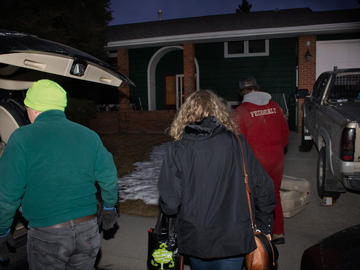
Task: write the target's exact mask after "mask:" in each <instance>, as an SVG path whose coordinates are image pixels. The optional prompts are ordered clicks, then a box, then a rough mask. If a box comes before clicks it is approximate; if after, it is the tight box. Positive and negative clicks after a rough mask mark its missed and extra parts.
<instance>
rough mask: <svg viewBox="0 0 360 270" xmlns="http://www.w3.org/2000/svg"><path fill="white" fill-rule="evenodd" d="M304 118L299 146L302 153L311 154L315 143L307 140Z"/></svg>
mask: <svg viewBox="0 0 360 270" xmlns="http://www.w3.org/2000/svg"><path fill="white" fill-rule="evenodd" d="M304 121H305V120H304V117H303V122H302V125H301V144H300V146H299V151H300V152H309V151H310V150H311V148H312V145H313V142H312V140H305V125H304Z"/></svg>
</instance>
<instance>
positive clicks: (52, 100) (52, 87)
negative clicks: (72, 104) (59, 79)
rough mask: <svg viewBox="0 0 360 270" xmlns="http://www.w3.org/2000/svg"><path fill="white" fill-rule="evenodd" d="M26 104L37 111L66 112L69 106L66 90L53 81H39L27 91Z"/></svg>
mask: <svg viewBox="0 0 360 270" xmlns="http://www.w3.org/2000/svg"><path fill="white" fill-rule="evenodd" d="M24 104H25V105H26V106H27V107H29V108H31V109H34V110H36V111H39V112H44V111H48V110H60V111H64V110H65V108H66V104H67V99H66V92H65V90H64V89H63V88H62V87H61V86H60V85H59V84H57V83H56V82H54V81H51V80H45V79H44V80H39V81H37V82H34V83H33V85H32V86H31V87H30V88H29V89H28V90H27V92H26V97H25V100H24Z"/></svg>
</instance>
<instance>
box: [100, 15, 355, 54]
mask: <svg viewBox="0 0 360 270" xmlns="http://www.w3.org/2000/svg"><path fill="white" fill-rule="evenodd" d="M357 31H360V22H349V23H336V24H317V25H303V26H290V27H277V28H258V29H245V30H233V31H221V32H207V33H195V34H184V35H172V36H162V37H151V38H142V39H132V40H121V41H111V42H108V43H107V46H106V48H107V49H108V50H114V49H117V48H120V47H127V48H137V47H149V46H162V45H172V44H179V43H183V42H196V43H204V42H221V41H224V40H229V39H249V38H252V39H256V38H280V37H292V36H299V35H319V34H335V33H349V32H357Z"/></svg>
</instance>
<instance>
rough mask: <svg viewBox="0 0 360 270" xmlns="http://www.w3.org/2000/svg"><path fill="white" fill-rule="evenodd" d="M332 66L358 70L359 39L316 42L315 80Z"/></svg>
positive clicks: (359, 56)
mask: <svg viewBox="0 0 360 270" xmlns="http://www.w3.org/2000/svg"><path fill="white" fill-rule="evenodd" d="M334 66H337V67H338V68H360V39H349V40H331V41H317V42H316V78H317V77H319V75H320V74H321V73H322V72H324V71H328V70H332V69H333V68H334Z"/></svg>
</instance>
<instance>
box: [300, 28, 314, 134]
mask: <svg viewBox="0 0 360 270" xmlns="http://www.w3.org/2000/svg"><path fill="white" fill-rule="evenodd" d="M298 46H299V50H298V63H299V89H308V90H309V92H311V90H312V87H313V85H314V83H315V79H316V36H313V35H311V36H310V35H309V36H300V37H299V40H298ZM307 52H308V53H309V54H310V55H311V56H310V57H309V59H306V57H305V55H306V54H307ZM303 102H304V100H303V99H300V100H299V103H298V119H299V121H298V130H299V131H301V125H302V110H301V105H302V104H303Z"/></svg>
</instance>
